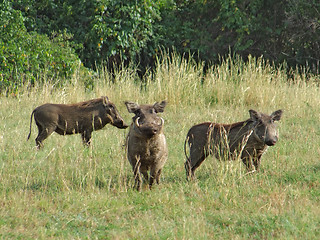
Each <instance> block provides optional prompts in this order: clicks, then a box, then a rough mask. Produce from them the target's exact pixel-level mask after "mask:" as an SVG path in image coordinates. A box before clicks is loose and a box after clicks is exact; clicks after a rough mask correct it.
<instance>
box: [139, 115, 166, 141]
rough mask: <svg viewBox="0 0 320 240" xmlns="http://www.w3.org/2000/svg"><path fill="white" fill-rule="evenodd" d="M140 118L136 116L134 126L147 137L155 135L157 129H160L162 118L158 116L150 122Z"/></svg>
mask: <svg viewBox="0 0 320 240" xmlns="http://www.w3.org/2000/svg"><path fill="white" fill-rule="evenodd" d="M140 119H141V117H137V118H136V120H135V121H134V124H135V127H136V129H137V130H138V131H140V132H141V134H143V135H146V136H148V137H152V136H153V135H156V134H157V133H158V132H159V131H161V129H162V126H163V124H164V120H163V118H161V117H158V116H157V117H156V118H155V119H154V120H153V121H152V122H148V121H147V119H146V118H144V121H142V120H140Z"/></svg>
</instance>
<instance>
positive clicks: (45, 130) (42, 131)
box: [36, 123, 56, 149]
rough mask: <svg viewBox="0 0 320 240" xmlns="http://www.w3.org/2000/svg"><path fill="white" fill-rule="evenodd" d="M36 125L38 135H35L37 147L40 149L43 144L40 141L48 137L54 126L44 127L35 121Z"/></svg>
mask: <svg viewBox="0 0 320 240" xmlns="http://www.w3.org/2000/svg"><path fill="white" fill-rule="evenodd" d="M36 124H37V126H38V131H39V132H38V136H37V137H36V145H37V148H38V149H40V148H41V147H42V146H43V144H42V141H43V140H45V139H46V138H47V137H49V136H50V135H51V134H52V133H53V132H54V131H55V129H56V126H47V127H46V128H44V127H43V126H42V125H41V124H39V123H36Z"/></svg>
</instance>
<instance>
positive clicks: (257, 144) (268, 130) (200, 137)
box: [184, 110, 282, 179]
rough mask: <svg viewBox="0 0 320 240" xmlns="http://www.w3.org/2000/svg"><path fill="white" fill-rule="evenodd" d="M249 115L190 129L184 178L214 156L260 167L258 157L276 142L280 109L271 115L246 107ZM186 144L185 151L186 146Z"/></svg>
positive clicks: (203, 124) (256, 168)
mask: <svg viewBox="0 0 320 240" xmlns="http://www.w3.org/2000/svg"><path fill="white" fill-rule="evenodd" d="M249 113H250V118H249V119H248V120H246V121H243V122H238V123H233V124H219V123H212V122H206V123H201V124H198V125H195V126H193V127H192V128H190V130H189V132H188V134H187V137H186V141H185V146H184V147H185V154H186V157H187V160H186V162H185V168H186V174H187V179H189V177H192V178H193V177H194V171H195V170H196V169H197V168H198V167H199V166H200V165H201V163H202V162H203V161H204V160H205V159H206V157H207V156H209V155H210V154H213V155H214V156H215V157H216V158H217V159H232V160H235V159H236V158H240V159H241V160H242V161H243V163H244V164H245V165H246V167H247V170H253V166H252V163H253V165H254V167H255V170H258V169H259V166H260V159H261V156H262V154H263V153H264V152H265V151H266V149H267V147H268V146H273V145H275V144H276V142H277V141H278V131H277V129H276V124H275V121H279V120H280V118H281V115H282V110H277V111H275V112H274V113H272V114H271V115H270V116H269V115H266V114H263V113H259V112H256V111H254V110H249ZM187 144H188V146H189V150H190V151H189V154H190V156H188V154H187V150H186V145H187Z"/></svg>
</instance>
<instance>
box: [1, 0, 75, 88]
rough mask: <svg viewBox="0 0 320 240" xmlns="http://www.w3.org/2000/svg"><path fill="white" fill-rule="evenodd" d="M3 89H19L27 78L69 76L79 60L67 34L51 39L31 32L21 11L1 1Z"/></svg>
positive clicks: (39, 78)
mask: <svg viewBox="0 0 320 240" xmlns="http://www.w3.org/2000/svg"><path fill="white" fill-rule="evenodd" d="M0 15H1V19H0V91H1V92H2V91H4V90H5V89H8V90H10V91H11V90H13V91H14V90H15V89H17V88H19V86H21V85H22V84H24V83H25V82H28V83H31V84H32V83H33V82H34V81H42V80H43V79H44V78H43V77H45V78H46V80H48V79H52V78H55V79H58V78H57V77H58V76H59V79H65V78H68V77H70V75H72V74H73V72H74V70H75V67H76V66H77V64H78V63H79V58H78V57H77V56H76V55H75V54H74V50H73V49H72V48H71V47H70V46H68V41H66V38H67V37H68V35H67V34H65V33H64V34H55V35H53V36H52V38H51V39H49V37H47V36H46V35H41V34H38V33H36V32H27V30H26V28H25V26H24V22H23V17H22V15H21V12H20V11H18V10H13V9H12V8H11V5H10V3H9V2H7V1H4V2H3V3H1V4H0Z"/></svg>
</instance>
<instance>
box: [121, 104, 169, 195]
mask: <svg viewBox="0 0 320 240" xmlns="http://www.w3.org/2000/svg"><path fill="white" fill-rule="evenodd" d="M125 104H126V106H127V109H128V111H129V113H134V114H135V115H134V117H133V118H132V120H133V123H132V124H131V126H130V131H129V133H128V136H127V141H126V145H127V146H126V148H127V157H128V160H129V162H130V164H131V166H132V169H133V172H134V177H135V188H136V189H137V190H140V189H141V181H142V179H141V173H142V175H143V176H144V178H145V179H146V180H147V181H148V180H149V188H150V189H151V187H152V184H153V183H154V180H156V182H157V183H158V184H159V182H160V174H161V170H162V168H163V166H164V164H165V162H166V161H167V158H168V148H167V143H166V138H165V136H164V134H163V124H164V120H163V119H162V118H161V117H159V116H158V115H157V113H161V112H163V111H164V108H165V106H166V104H167V103H166V101H162V102H161V103H158V102H156V103H155V104H153V105H138V104H137V103H134V102H125ZM148 171H150V177H149V175H148Z"/></svg>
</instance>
